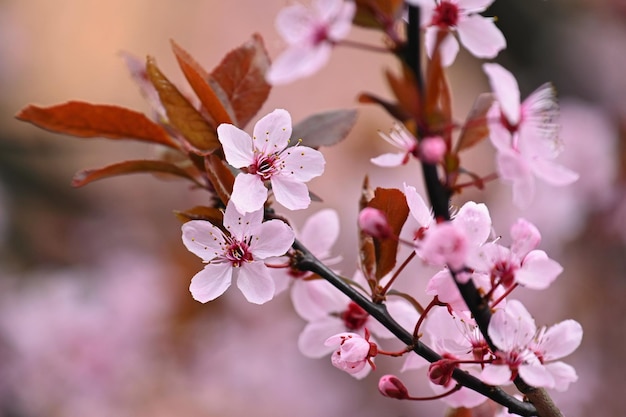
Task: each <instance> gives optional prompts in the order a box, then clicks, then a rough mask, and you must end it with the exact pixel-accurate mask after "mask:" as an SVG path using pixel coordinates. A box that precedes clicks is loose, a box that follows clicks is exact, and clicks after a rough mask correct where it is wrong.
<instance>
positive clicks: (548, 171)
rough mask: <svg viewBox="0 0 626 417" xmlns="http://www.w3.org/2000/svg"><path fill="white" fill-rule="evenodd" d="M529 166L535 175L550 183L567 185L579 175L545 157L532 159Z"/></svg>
mask: <svg viewBox="0 0 626 417" xmlns="http://www.w3.org/2000/svg"><path fill="white" fill-rule="evenodd" d="M531 167H532V170H533V172H534V174H535V175H536V176H537V177H539V178H541V179H542V180H544V181H545V182H547V183H548V184H552V185H557V186H563V185H569V184H571V183H573V182H575V181H576V180H578V177H579V175H578V173H576V172H574V171H572V170H570V169H568V168H565V167H564V166H563V165H559V164H556V163H554V162H552V161H550V160H547V159H538V158H537V159H534V160H533V161H532V163H531Z"/></svg>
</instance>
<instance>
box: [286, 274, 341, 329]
mask: <svg viewBox="0 0 626 417" xmlns="http://www.w3.org/2000/svg"><path fill="white" fill-rule="evenodd" d="M291 301H292V303H293V307H294V309H295V310H296V313H298V315H299V316H300V317H302V318H303V319H305V320H307V321H318V320H323V319H325V318H327V317H328V315H329V314H331V313H334V312H337V311H341V310H343V309H345V308H346V306H347V305H348V302H349V301H350V300H349V299H348V297H347V296H345V295H344V294H343V293H342V292H340V291H337V289H336V288H335V287H333V286H332V285H331V284H330V283H329V282H328V281H326V280H323V279H317V280H312V281H302V280H296V281H295V282H294V283H293V287H292V288H291ZM341 328H342V331H343V330H345V329H344V328H343V327H341Z"/></svg>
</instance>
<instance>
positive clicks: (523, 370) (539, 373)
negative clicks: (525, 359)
mask: <svg viewBox="0 0 626 417" xmlns="http://www.w3.org/2000/svg"><path fill="white" fill-rule="evenodd" d="M519 376H520V377H521V378H522V379H523V380H524V382H526V383H527V384H529V385H532V386H533V387H544V388H552V387H554V377H553V376H552V374H551V373H550V371H548V370H547V369H546V367H545V366H543V365H541V364H540V363H536V364H522V365H520V367H519Z"/></svg>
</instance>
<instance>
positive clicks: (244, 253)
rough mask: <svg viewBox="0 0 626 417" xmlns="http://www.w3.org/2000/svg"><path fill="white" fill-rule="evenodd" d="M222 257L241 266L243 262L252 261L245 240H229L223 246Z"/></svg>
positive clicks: (236, 265) (234, 264) (235, 265)
mask: <svg viewBox="0 0 626 417" xmlns="http://www.w3.org/2000/svg"><path fill="white" fill-rule="evenodd" d="M224 257H225V258H226V259H227V260H228V261H229V262H230V263H231V264H232V265H233V266H234V267H238V266H241V264H242V263H244V262H252V260H253V258H252V253H250V251H249V247H248V244H247V243H245V242H238V241H236V240H233V241H231V242H230V243H229V244H228V245H226V247H225V248H224Z"/></svg>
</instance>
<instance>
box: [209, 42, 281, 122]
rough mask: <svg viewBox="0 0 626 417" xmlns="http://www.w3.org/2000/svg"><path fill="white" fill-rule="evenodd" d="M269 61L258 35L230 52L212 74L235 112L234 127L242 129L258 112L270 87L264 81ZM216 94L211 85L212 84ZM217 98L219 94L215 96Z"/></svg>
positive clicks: (212, 78)
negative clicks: (235, 125)
mask: <svg viewBox="0 0 626 417" xmlns="http://www.w3.org/2000/svg"><path fill="white" fill-rule="evenodd" d="M269 66H270V59H269V55H268V54H267V51H266V50H265V46H264V45H263V38H261V35H259V34H256V33H255V34H254V35H252V39H251V40H249V41H248V42H246V43H244V44H243V45H241V46H240V47H238V48H236V49H234V50H232V51H231V52H229V53H228V54H227V55H226V56H225V57H224V59H223V60H222V62H220V64H219V65H218V66H217V67H216V68H215V69H214V70H213V71H212V72H211V80H212V81H214V82H216V83H217V84H219V86H220V87H221V89H222V91H223V94H225V96H226V98H227V99H228V102H230V104H231V106H232V108H233V109H234V112H235V119H236V120H235V122H236V124H237V126H239V127H241V128H243V127H245V125H247V124H248V122H250V120H251V119H252V117H254V115H255V114H257V112H258V111H259V110H260V109H261V106H263V103H265V100H266V99H267V97H268V96H269V93H270V89H271V86H270V85H269V84H268V83H267V82H266V81H265V73H266V72H267V69H268V68H269ZM211 85H212V86H213V87H214V90H216V88H215V86H214V84H211ZM218 95H219V94H218Z"/></svg>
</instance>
